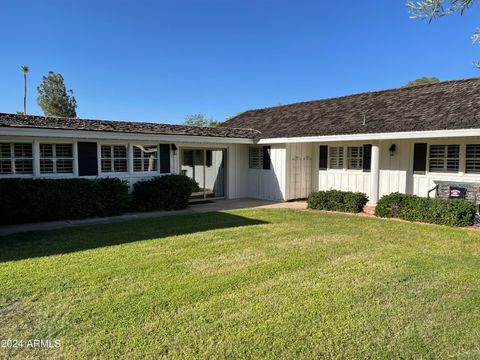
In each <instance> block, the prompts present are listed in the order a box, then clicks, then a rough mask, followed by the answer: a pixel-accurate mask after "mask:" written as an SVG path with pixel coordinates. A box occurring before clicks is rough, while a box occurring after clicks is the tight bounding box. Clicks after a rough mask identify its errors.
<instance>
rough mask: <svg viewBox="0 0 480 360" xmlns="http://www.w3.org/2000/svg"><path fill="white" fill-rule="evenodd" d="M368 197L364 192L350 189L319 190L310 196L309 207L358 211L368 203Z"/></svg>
mask: <svg viewBox="0 0 480 360" xmlns="http://www.w3.org/2000/svg"><path fill="white" fill-rule="evenodd" d="M367 202H368V197H367V195H365V194H363V193H358V192H356V193H354V192H350V191H339V190H329V191H317V192H313V193H311V194H310V195H309V196H308V200H307V204H308V208H309V209H317V210H330V211H342V212H352V213H358V212H361V211H362V210H363V207H364V206H365V205H366V204H367Z"/></svg>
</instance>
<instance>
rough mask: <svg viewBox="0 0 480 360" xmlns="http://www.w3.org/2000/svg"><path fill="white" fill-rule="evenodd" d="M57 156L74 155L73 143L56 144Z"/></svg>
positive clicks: (69, 156) (68, 156)
mask: <svg viewBox="0 0 480 360" xmlns="http://www.w3.org/2000/svg"><path fill="white" fill-rule="evenodd" d="M55 148H56V156H57V158H71V157H73V145H72V144H56V145H55Z"/></svg>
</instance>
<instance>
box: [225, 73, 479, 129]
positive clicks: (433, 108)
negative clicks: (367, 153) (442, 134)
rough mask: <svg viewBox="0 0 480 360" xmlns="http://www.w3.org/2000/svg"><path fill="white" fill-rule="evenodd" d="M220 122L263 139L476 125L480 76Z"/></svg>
mask: <svg viewBox="0 0 480 360" xmlns="http://www.w3.org/2000/svg"><path fill="white" fill-rule="evenodd" d="M364 118H365V125H363V121H364ZM222 126H227V127H236V128H252V129H256V130H258V131H260V132H261V133H262V134H261V138H275V137H299V136H326V135H348V134H369V133H385V132H405V131H428V130H453V129H472V128H480V78H473V79H466V80H454V81H444V82H440V83H438V84H433V85H420V86H415V87H409V88H397V89H391V90H382V91H374V92H367V93H362V94H356V95H350V96H343V97H338V98H332V99H325V100H317V101H308V102H301V103H296V104H291V105H285V106H277V107H272V108H267V109H260V110H249V111H246V112H244V113H242V114H240V115H238V116H236V117H234V118H232V119H230V120H228V121H227V122H225V123H223V124H222Z"/></svg>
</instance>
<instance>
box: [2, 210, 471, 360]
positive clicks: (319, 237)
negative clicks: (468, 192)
mask: <svg viewBox="0 0 480 360" xmlns="http://www.w3.org/2000/svg"><path fill="white" fill-rule="evenodd" d="M0 279H1V282H0V340H1V339H23V340H27V339H52V340H53V339H58V340H60V341H61V347H60V348H57V349H50V350H45V349H37V350H32V349H30V348H25V347H24V348H21V349H10V350H9V349H6V348H0V358H8V357H12V356H13V357H15V356H16V357H17V358H21V359H25V358H30V357H31V358H38V357H45V358H46V357H48V358H52V357H53V358H68V359H72V358H88V359H91V358H95V357H97V358H99V357H101V358H124V357H128V358H130V359H137V358H142V357H150V358H152V357H160V356H162V355H165V357H166V358H176V357H181V358H192V357H196V358H257V357H264V358H278V357H281V358H288V359H294V358H299V357H303V358H312V357H316V358H319V357H320V358H345V359H352V358H384V359H390V358H407V359H408V358H463V359H471V358H480V233H476V232H472V231H468V230H464V229H450V228H446V227H439V226H431V225H418V224H410V223H405V222H398V221H387V220H378V219H372V218H364V217H356V216H348V215H337V214H323V213H315V212H306V211H294V210H282V209H278V210H251V209H249V210H237V211H231V212H224V213H209V214H196V215H185V216H175V217H166V218H157V219H148V220H136V221H130V222H124V223H117V224H111V225H100V226H89V227H79V228H74V229H65V230H59V231H50V232H37V233H30V234H21V235H16V236H9V237H3V238H1V237H0Z"/></svg>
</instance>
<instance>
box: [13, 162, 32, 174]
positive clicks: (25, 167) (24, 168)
mask: <svg viewBox="0 0 480 360" xmlns="http://www.w3.org/2000/svg"><path fill="white" fill-rule="evenodd" d="M32 169H33V161H32V160H18V159H16V160H15V173H16V174H31V173H32Z"/></svg>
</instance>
